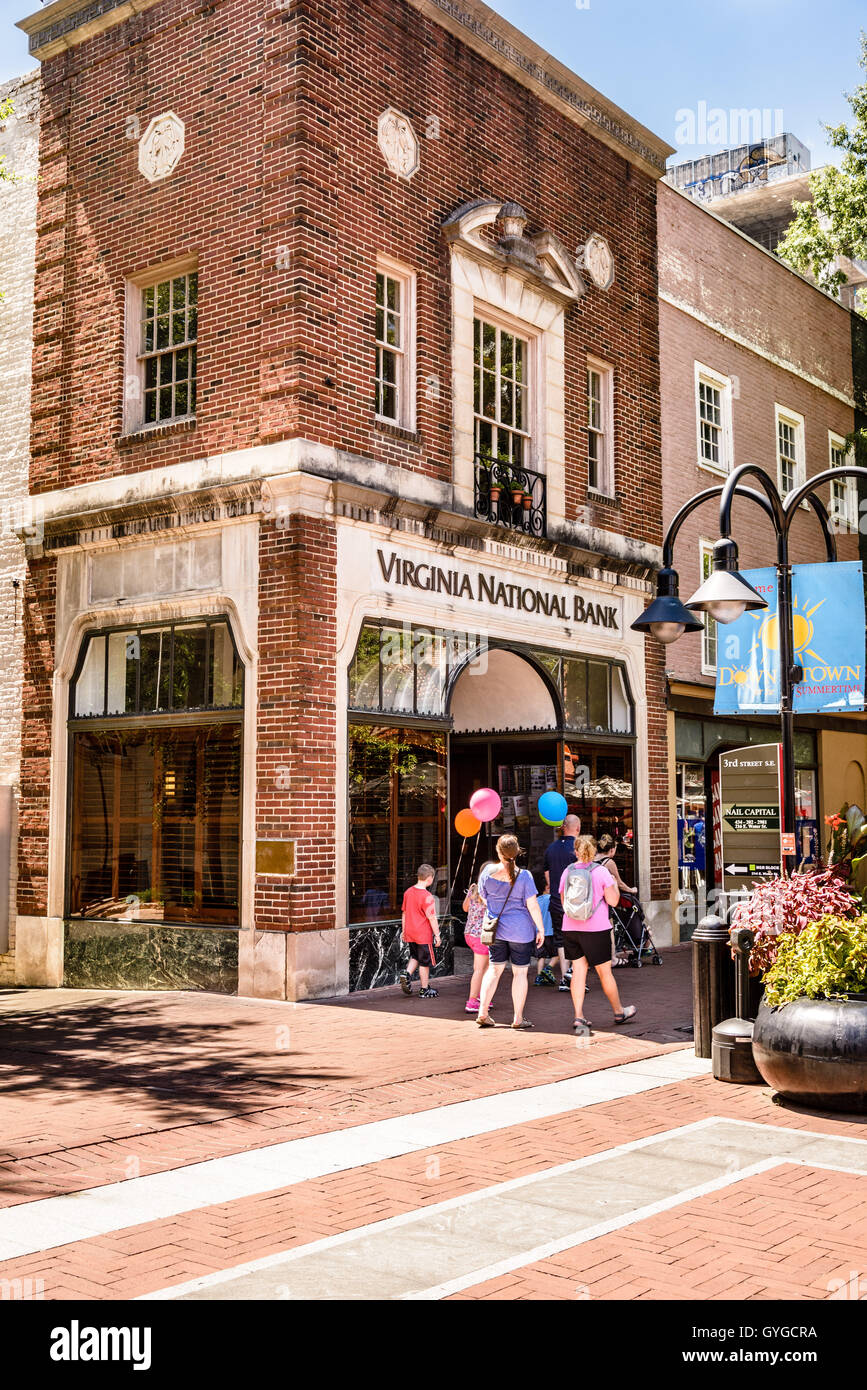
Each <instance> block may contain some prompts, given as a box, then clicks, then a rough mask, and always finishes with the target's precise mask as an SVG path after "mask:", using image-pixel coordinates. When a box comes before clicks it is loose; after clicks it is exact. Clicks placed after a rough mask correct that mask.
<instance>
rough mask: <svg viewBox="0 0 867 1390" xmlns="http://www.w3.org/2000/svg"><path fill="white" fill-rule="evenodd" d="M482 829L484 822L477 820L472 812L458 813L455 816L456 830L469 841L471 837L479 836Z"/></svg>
mask: <svg viewBox="0 0 867 1390" xmlns="http://www.w3.org/2000/svg"><path fill="white" fill-rule="evenodd" d="M481 828H482V822H481V821H480V820H476V818H475V816H474V815H473V813H472V811H458V813H457V815H456V816H455V830H456V831H457V832H458V834H459V835H463V837H464V839H465V840H468V839H469V838H470V836H471V835H478V833H479V831H480V830H481Z"/></svg>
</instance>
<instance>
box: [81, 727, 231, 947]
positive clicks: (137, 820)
mask: <svg viewBox="0 0 867 1390" xmlns="http://www.w3.org/2000/svg"><path fill="white" fill-rule="evenodd" d="M240 810H241V727H240V724H211V725H206V726H200V727H198V728H196V727H183V728H169V729H165V728H161V729H131V730H126V729H124V730H102V731H96V730H94V731H90V730H88V731H86V732H76V733H74V734H73V740H72V808H71V816H70V825H71V843H70V851H71V853H70V876H69V906H68V910H69V913H70V915H71V916H73V917H86V918H99V919H103V920H109V921H111V920H124V921H145V922H184V923H195V924H205V925H207V924H209V923H212V924H217V923H219V924H221V925H236V924H237V922H238V911H239V899H238V891H239V856H240Z"/></svg>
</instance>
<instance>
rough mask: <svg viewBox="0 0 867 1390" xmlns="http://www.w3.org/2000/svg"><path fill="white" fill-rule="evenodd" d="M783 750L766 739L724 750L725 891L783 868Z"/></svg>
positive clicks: (775, 872) (720, 766)
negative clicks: (731, 750)
mask: <svg viewBox="0 0 867 1390" xmlns="http://www.w3.org/2000/svg"><path fill="white" fill-rule="evenodd" d="M780 752H781V750H780V745H779V744H778V743H763V744H752V745H751V746H750V747H749V748H736V749H734V751H733V752H731V753H721V754H720V760H719V768H720V802H721V805H722V838H723V861H722V864H723V891H724V892H725V893H736V892H738V891H739V890H740V889H743V888H749V887H750V886H751V884H752V882H753V881H754V880H755V879H756V878H757V877H758V876H760V875H762V874H778V873H779V872H780V783H781V778H780Z"/></svg>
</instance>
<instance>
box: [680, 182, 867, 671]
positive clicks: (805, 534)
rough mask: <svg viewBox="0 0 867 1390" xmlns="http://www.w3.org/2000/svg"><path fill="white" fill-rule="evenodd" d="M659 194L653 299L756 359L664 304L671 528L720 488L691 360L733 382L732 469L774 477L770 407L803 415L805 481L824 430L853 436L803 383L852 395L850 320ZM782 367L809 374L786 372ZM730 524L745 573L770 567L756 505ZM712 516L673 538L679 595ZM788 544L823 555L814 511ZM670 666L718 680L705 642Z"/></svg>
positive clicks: (843, 410)
mask: <svg viewBox="0 0 867 1390" xmlns="http://www.w3.org/2000/svg"><path fill="white" fill-rule="evenodd" d="M659 195H660V196H659V261H660V290H661V291H662V292H663V293H664V294H668V295H671V296H672V297H673V298H675V299H677V300H678V301H680V302H683V303H685V304H687V305H689V306H690V307H691V308H692V309H693V310H694V311H696V312H697V313H698V314H700V315H702V316H703V317H704V318H705V319H708V320H711V321H713V322H715V323H717V324H720V325H724V326H725V327H727V328H728V329H729V330H730V331H731V332H732V333H733V334H734V335H736V336H737V337H739V338H742V339H746V340H747V341H748V342H749V343H751V344H755V345H756V347H758V348H760V349H761V353H762V354H763V355H760V354H759V353H758V352H754V351H751V350H750V348H749V347H748V346H743V345H741V344H740V343H739V342H736V341H733V340H732V338H727V337H725V336H723V335H722V334H721V333H719V332H717V331H716V330H715V329H714V328H713V327H711V326H709V324H708V323H707V322H702V321H700V320H699V319H697V318H696V317H693V316H691V315H690V314H687V313H684V312H682V311H681V310H680V309H678V308H675V307H674V306H673V305H671V304H670V303H667V302H665V301H663V302H662V303H661V304H660V315H659V331H660V347H661V361H662V420H663V443H662V477H663V495H664V501H665V520H666V524H667V523H668V522H669V521H670V520H671V518H672V516H673V515H674V513H675V512H676V511H677V510H678V508H679V507H680V506H681V505H682V503H683V502H684V501H686V499H687V498H688V497H690V496H692V494H693V493H695V492H698V491H700V490H701V489H702V488H706V487H712V486H714V485H715V484H716V483H719V482H720V481H722V479H720V477H719V476H718V475H717V474H714V473H711V472H709V471H708V470H707V469H704V468H700V467H699V466H698V465H697V463H696V455H697V443H696V399H695V362H696V361H698V362H701V363H702V364H703V365H704V366H706V367H709V368H711V369H712V370H713V371H717V372H719V373H720V374H721V375H723V376H729V377H733V378H736V385H735V388H734V390H733V400H732V425H733V441H734V462H735V464H736V465H739V464H742V463H757V464H759V465H760V466H761V467H762V468H764V469H766V470H767V471H768V472H769V473H770V474H771V476H772V477H773V478H774V479H775V480H776V477H777V455H776V447H777V442H776V423H775V412H774V407H775V405H780V406H782V407H787V408H789V409H791V410H794V411H797V413H798V414H800V415H803V417H804V438H805V447H806V460H807V475H808V476H810V475H811V474H814V473H819V472H821V471H822V470H823V469H825V468H827V467H829V455H828V431H829V430H831V431H833V432H834V433H835V434H838V435H841V436H844V437H845V436H846V435H847V434H848V433H849V432H850V431H851V430H852V428H853V423H854V413H853V410H852V409H851V407H850V406H848V405H847V404H846V403H845V402H844V401H842V400H840V399H838V398H837V397H836V396H834V395H832V394H830V393H829V392H828V391H825V390H822V389H821V387H820V386H818V385H814V384H812V383H811V382H810V381H808V380H805V376H806V377H812V378H817V379H819V380H820V381H825V382H827V383H828V384H830V385H831V386H832V387H834V388H835V389H836V390H837V391H838V392H842V393H844V394H846V395H851V392H852V352H851V328H850V314H849V311H848V310H846V309H844V308H842V307H841V306H840V305H838V304H835V303H834V302H833V301H832V300H831V299H829V298H828V296H827V295H823V294H821V293H820V292H819V291H818V290H816V289H814V288H813V287H812V286H811V285H808V284H806V283H805V282H804V281H803V280H801V279H800V277H799V276H797V275H795V274H793V273H792V272H791V271H789V270H788V269H787V268H786V267H785V266H784V265H782V263H781V262H779V261H776V260H774V259H773V258H772V257H770V256H768V255H765V254H764V253H763V252H762V251H760V250H758V248H756V247H755V246H752V245H751V244H750V243H749V242H748V241H746V240H745V239H744V238H743V237H742V236H739V235H738V233H737V232H736V231H735V230H734V229H733V228H731V227H728V226H726V225H725V224H724V223H721V222H719V221H717V220H716V219H715V218H713V217H711V216H710V215H709V214H708V213H707V212H706V211H705V210H704V209H703V208H701V207H699V206H697V205H696V204H695V203H693V202H692V201H690V200H689V199H687V198H685V197H683V196H682V195H680V194H678V193H676V192H675V191H674V190H673V189H671V188H669V187H668V185H666V184H660V186H659ZM770 358H775V359H777V360H769V359H770ZM785 364H791V366H794V367H797V368H798V369H799V372H800V373H803V374H804V375H799V374H798V373H796V372H794V371H791V370H787V368H786V365H785ZM826 497H827V490H826ZM732 516H733V528H732V534H733V535H734V537H735V538H736V540H737V542H738V547H739V553H740V561H741V567H742V568H744V569H750V568H756V567H758V566H762V565H768V564H773V563H774V559H775V543H774V538H773V531H772V528H771V525H770V523H769V522H768V521H766V520H765V519H764V518H763V516H762V514H761V513H760V512H759V510H758V508H757V507H756V506H755V505H754V504H751V503H746V502H743V501H742V502H736V503H735V506H734V509H733V513H732ZM718 518H719V512H718V507H717V504H716V503H715V502H709V503H706V504H705V506H704V507H703V508H702V509H701V510H699V511H697V512H695V513H693V515H692V516H691V517H689V518H688V519H687V521H686V522H685V523H684V525H683V527H682V529H681V531H680V533H679V538H678V541H677V545H676V548H675V568H676V569H678V571H679V573H680V576H681V586H680V587H681V595H682V596H683V597H688V596H689V594H691V593H693V592H694V591H695V589H697V588H698V585H699V583H700V582H701V571H700V550H699V542H700V540H701V539H704V540H707V541H714V540H716V538H717V536H718V533H719V525H718ZM791 536H792V541H791V547H790V548H791V555H792V558H793V560H795V561H803V562H809V561H821V560H823V559H824V558H825V548H824V542H823V540H822V536H821V532H820V530H819V528H818V525H817V523H816V521H815V519H814V517H813V514H812V513H811V512H807V511H806V510H805V511H804V512H803V514H799V515H798V516H797V517H796V518H795V521H794V523H793V527H792V533H791ZM838 552H839V555H840V558H841V559H844V560H857V559H858V538H857V536H856V535H846V534H842V535H840V536H839V537H838ZM667 666H668V670H669V672H670V673H671V674H672V675H673V676H674V677H675V678H677V679H682V680H697V681H699V682H701V681H704V682H705V683H707V684H712V682H713V677H711V676H704V677H702V674H701V637H700V634H697V635H696V636H691V637H682V638H681V639H680V640H679V641H678V642H676V643H675V644H673V645H672V646H670V647H669V648H668V649H667Z"/></svg>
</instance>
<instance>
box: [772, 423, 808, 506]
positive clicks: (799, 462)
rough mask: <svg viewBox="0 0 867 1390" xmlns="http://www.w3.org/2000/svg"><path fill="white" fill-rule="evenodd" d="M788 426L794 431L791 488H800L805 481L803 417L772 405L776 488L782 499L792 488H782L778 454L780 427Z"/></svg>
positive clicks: (806, 504)
mask: <svg viewBox="0 0 867 1390" xmlns="http://www.w3.org/2000/svg"><path fill="white" fill-rule="evenodd" d="M781 424H783V425H790V426H792V427H793V428H794V431H795V480H794V483H793V484H792V488H797V487H801V486H802V485H803V484H804V483H805V482H806V481H807V455H806V446H805V443H804V417H803V415H799V414H798V412H797V410H789V409H788V408H787V407H786V406H784V405H778V404H775V405H774V447H775V449H776V458H777V487H778V488H779V491H780V496H781V497H784V496H785V495H786V493H787V492H791V491H792V488H784V486H783V456H782V454H781V453H780V425H781ZM801 505H802V506H808V505H809V504H808V503H807V502H802V503H801Z"/></svg>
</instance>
